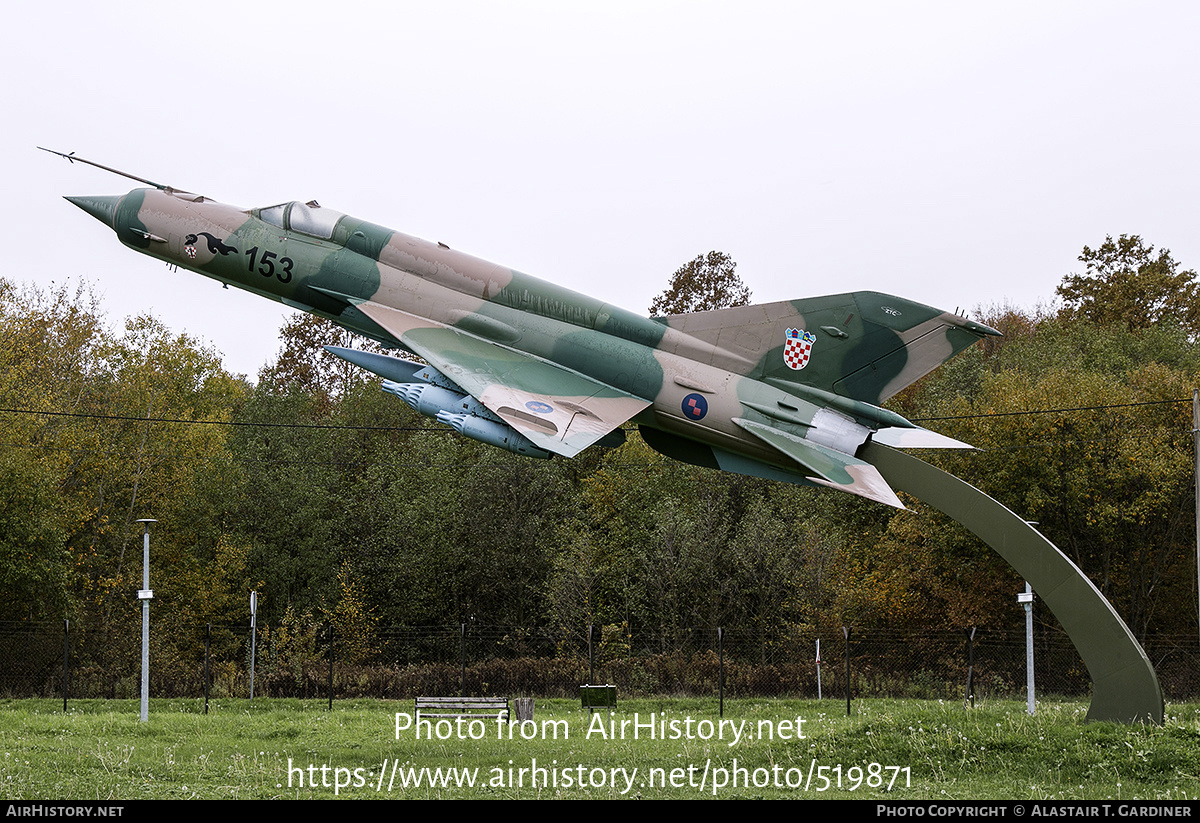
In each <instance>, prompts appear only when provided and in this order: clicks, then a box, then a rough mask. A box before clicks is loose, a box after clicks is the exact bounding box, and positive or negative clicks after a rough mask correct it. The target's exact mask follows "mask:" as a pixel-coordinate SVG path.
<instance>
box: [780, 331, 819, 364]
mask: <svg viewBox="0 0 1200 823" xmlns="http://www.w3.org/2000/svg"><path fill="white" fill-rule="evenodd" d="M816 342H817V338H816V335H814V334H813V333H812V332H807V331H805V330H804V329H788V330H787V336H786V338H785V339H784V343H783V362H784V363H787V365H788V368H789V369H795V370H797V371H799V370H800V369H802V368H804V367H805V366H807V365H808V360H809V357H810V356H811V355H812V347H813V343H816Z"/></svg>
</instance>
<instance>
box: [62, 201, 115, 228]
mask: <svg viewBox="0 0 1200 823" xmlns="http://www.w3.org/2000/svg"><path fill="white" fill-rule="evenodd" d="M66 199H67V200H69V201H70V202H72V203H74V204H75V205H76V206H79V208H81V209H83V210H84V211H86V212H87V213H88V214H90V215H91V216H92V217H95V218H96V219H97V220H99V221H100V222H101V223H103V224H104V225H106V226H108V227H109V228H110V229H115V228H116V226H114V225H113V215H115V214H116V212H117V203H119V202H121V195H119V194H118V195H112V196H108V197H68V198H66Z"/></svg>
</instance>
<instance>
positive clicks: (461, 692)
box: [458, 623, 467, 697]
mask: <svg viewBox="0 0 1200 823" xmlns="http://www.w3.org/2000/svg"><path fill="white" fill-rule="evenodd" d="M458 633H459V658H460V659H461V662H462V680H461V681H459V686H458V696H459V697H466V696H467V624H466V623H460V624H459V627H458Z"/></svg>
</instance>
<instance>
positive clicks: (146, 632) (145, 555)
mask: <svg viewBox="0 0 1200 823" xmlns="http://www.w3.org/2000/svg"><path fill="white" fill-rule="evenodd" d="M137 522H139V523H141V524H142V525H143V526H144V528H145V530H144V531H143V532H142V588H141V589H139V590H138V600H140V601H142V722H143V723H145V722H146V721H147V720H148V719H149V716H150V601H151V600H153V599H154V592H153V591H151V589H150V524H151V523H157V522H158V521H157V520H154V519H152V518H149V517H147V518H143V519H142V520H139V521H137Z"/></svg>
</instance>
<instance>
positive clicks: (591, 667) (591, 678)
mask: <svg viewBox="0 0 1200 823" xmlns="http://www.w3.org/2000/svg"><path fill="white" fill-rule="evenodd" d="M595 634H596V625H595V624H594V623H588V683H590V684H591V683H595V682H596V652H595V649H594V648H593V647H592V639H593V638H594V637H595Z"/></svg>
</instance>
